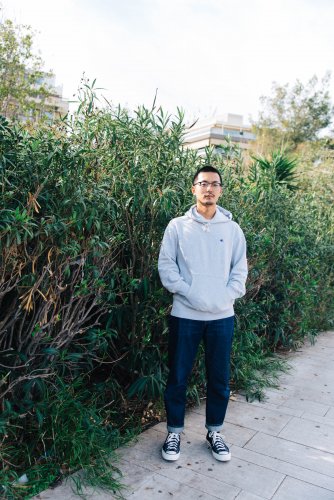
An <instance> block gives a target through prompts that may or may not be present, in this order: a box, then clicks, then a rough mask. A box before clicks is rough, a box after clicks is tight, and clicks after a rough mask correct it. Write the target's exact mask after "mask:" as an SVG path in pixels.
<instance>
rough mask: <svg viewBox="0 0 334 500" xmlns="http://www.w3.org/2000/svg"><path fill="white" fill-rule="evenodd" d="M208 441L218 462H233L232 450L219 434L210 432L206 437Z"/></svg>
mask: <svg viewBox="0 0 334 500" xmlns="http://www.w3.org/2000/svg"><path fill="white" fill-rule="evenodd" d="M206 440H207V441H208V443H209V446H208V447H209V448H211V451H212V455H213V456H214V457H215V459H216V460H219V461H220V462H228V460H231V453H230V450H229V449H228V446H227V444H226V443H225V442H224V439H223V438H222V436H221V435H220V434H219V432H215V431H212V432H210V431H209V432H208V433H207V435H206Z"/></svg>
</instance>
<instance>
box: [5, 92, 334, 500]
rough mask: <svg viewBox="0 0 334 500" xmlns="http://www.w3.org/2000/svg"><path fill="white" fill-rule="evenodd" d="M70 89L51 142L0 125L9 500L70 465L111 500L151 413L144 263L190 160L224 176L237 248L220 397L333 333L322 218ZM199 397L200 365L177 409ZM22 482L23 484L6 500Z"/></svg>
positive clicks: (163, 118) (157, 365) (159, 323)
mask: <svg viewBox="0 0 334 500" xmlns="http://www.w3.org/2000/svg"><path fill="white" fill-rule="evenodd" d="M83 89H84V90H83V93H82V94H81V104H80V106H79V110H78V113H77V114H76V115H75V116H74V117H73V118H72V119H70V120H68V121H63V122H60V123H59V124H58V125H57V127H56V128H50V127H49V128H48V127H43V128H40V129H38V130H36V131H35V132H34V133H32V134H29V133H27V132H25V131H24V130H22V129H19V128H18V127H13V126H11V125H9V124H8V123H7V122H6V121H4V120H2V121H1V124H0V183H1V218H0V235H1V242H0V245H1V247H0V250H1V263H0V271H1V282H0V307H1V309H0V311H1V312H0V348H1V356H0V363H1V364H0V371H1V386H0V392H1V396H2V410H3V412H2V416H1V429H0V430H1V436H2V437H1V439H2V446H3V448H2V449H3V452H2V455H1V460H2V464H3V473H2V474H3V478H2V479H1V481H0V484H3V485H5V486H6V487H7V491H11V494H12V496H13V497H15V495H16V496H17V497H18V498H19V497H20V495H21V497H22V496H24V494H26V495H28V494H33V492H37V491H38V488H42V487H45V485H46V484H47V483H48V482H52V481H53V480H54V479H56V478H57V477H58V476H59V474H60V470H64V471H65V472H66V471H67V472H68V471H72V470H76V469H78V468H80V467H85V468H86V469H87V471H88V478H90V481H91V482H93V483H95V482H96V481H100V483H101V484H102V485H104V486H106V487H108V486H109V487H113V488H114V489H115V490H116V489H117V487H118V483H117V471H114V472H113V471H112V470H111V471H108V472H106V471H107V470H108V467H109V462H108V460H107V456H108V453H109V452H110V451H111V450H113V449H114V448H115V447H117V446H118V445H119V443H120V442H122V440H124V439H127V433H128V434H129V433H130V434H131V433H132V432H134V431H133V429H137V430H138V428H139V424H140V422H141V421H142V417H143V412H144V410H145V408H146V406H147V405H148V404H151V403H154V404H156V405H157V408H160V406H161V401H160V400H161V395H162V392H163V388H164V385H165V381H166V376H167V325H166V317H167V315H168V313H169V310H170V305H171V297H170V296H169V294H168V293H167V292H166V291H165V290H164V289H163V287H162V285H161V283H160V280H159V277H158V273H157V257H158V251H159V247H160V242H161V238H162V235H163V231H164V229H165V227H166V225H167V223H168V222H169V220H170V219H171V218H172V217H175V216H178V215H181V214H183V212H184V211H185V210H186V209H187V208H188V207H189V206H190V205H191V203H192V198H191V192H190V182H191V177H192V174H193V173H194V171H195V170H196V169H197V167H198V166H199V165H200V164H202V163H203V162H206V161H210V162H211V163H214V164H215V165H216V166H217V167H218V168H220V169H221V170H222V174H223V183H224V190H223V196H222V202H221V203H222V205H223V206H226V207H227V208H228V209H229V210H231V211H232V213H233V215H234V219H235V220H236V221H237V222H238V223H239V224H240V225H241V227H242V228H243V229H244V232H245V235H246V238H247V241H248V256H249V267H250V273H249V280H248V286H247V290H248V291H247V294H246V297H245V298H243V299H242V300H240V301H238V302H237V305H236V316H237V328H236V332H235V342H234V346H233V359H232V385H233V387H234V388H235V389H239V390H244V391H245V392H246V394H247V395H249V396H252V395H253V396H254V395H255V396H258V397H261V395H262V391H263V388H264V387H265V386H266V385H274V384H275V375H276V374H277V370H279V369H281V368H282V362H281V361H280V359H279V358H278V357H277V356H276V354H275V351H276V350H277V349H280V348H287V349H290V348H294V347H296V346H297V345H299V343H300V342H302V340H303V338H304V337H305V336H306V335H315V334H316V332H317V331H319V330H320V329H323V328H326V327H327V326H328V325H329V324H330V321H331V320H332V312H333V311H332V309H331V305H332V303H333V287H332V285H333V261H332V258H333V257H332V255H333V251H332V236H333V216H332V215H331V213H330V211H329V207H328V206H326V205H323V204H321V203H319V202H318V200H317V198H316V197H312V195H311V194H308V193H304V192H303V191H302V190H296V191H290V190H288V189H286V186H284V185H283V186H282V185H281V184H282V183H275V182H272V183H271V189H270V193H269V192H267V191H266V190H265V189H263V183H260V184H259V185H258V186H257V185H256V183H255V185H254V179H252V177H251V176H250V175H249V174H248V171H247V170H246V168H245V167H244V164H243V160H242V155H241V152H240V150H239V148H237V147H236V146H234V145H231V144H229V143H227V144H226V145H223V146H222V148H221V155H214V154H213V150H211V149H208V150H207V151H206V156H205V157H204V158H199V157H197V156H196V154H195V153H194V152H193V151H190V150H187V149H185V148H183V146H182V138H183V134H184V124H183V116H182V114H181V113H180V114H179V115H178V116H175V117H171V116H168V115H166V114H165V113H163V112H162V111H161V110H160V109H158V110H156V109H151V110H148V109H145V108H139V109H138V110H137V111H136V112H135V113H134V114H131V113H129V112H127V111H125V110H123V109H121V108H117V109H113V108H107V109H103V110H101V109H97V108H96V107H95V98H94V88H89V86H88V85H86V84H85V85H84V86H83ZM283 159H284V158H283ZM269 170H271V171H272V168H269ZM251 172H252V170H251ZM259 190H261V196H259V194H260V191H259ZM204 390H205V366H204V363H203V358H202V357H201V356H198V360H197V362H196V366H195V367H194V370H193V374H192V377H191V380H190V384H189V389H188V395H189V397H190V399H191V400H192V401H196V400H199V399H200V398H201V397H203V394H204ZM154 404H153V407H154ZM131 429H132V431H131ZM64 430H65V431H66V432H64ZM84 443H88V444H89V445H88V446H84ZM104 443H105V445H104ZM40 457H45V462H43V463H42V462H41V461H40ZM46 459H47V460H46ZM43 460H44V459H43ZM89 464H93V468H91V467H89ZM63 466H64V467H63ZM93 469H94V470H95V472H94V473H93ZM23 473H27V475H28V477H31V478H34V479H32V480H31V483H29V485H28V486H27V487H25V490H24V491H25V493H20V492H17V489H18V488H17V486H15V478H17V477H18V476H20V475H21V474H23ZM106 474H108V475H109V476H110V478H111V479H110V481H109V482H105V477H106ZM113 478H114V479H113ZM13 482H14V483H13ZM20 491H21V492H22V488H21V489H20Z"/></svg>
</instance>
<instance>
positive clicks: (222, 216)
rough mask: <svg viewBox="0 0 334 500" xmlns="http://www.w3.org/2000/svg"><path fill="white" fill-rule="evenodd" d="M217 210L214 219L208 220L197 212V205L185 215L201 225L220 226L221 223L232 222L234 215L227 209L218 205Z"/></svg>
mask: <svg viewBox="0 0 334 500" xmlns="http://www.w3.org/2000/svg"><path fill="white" fill-rule="evenodd" d="M216 208H217V210H216V213H215V215H214V217H212V219H206V218H205V217H203V216H202V215H201V214H199V213H198V212H197V208H196V205H193V206H192V207H191V208H190V209H189V210H188V211H187V212H186V213H185V215H186V216H187V217H189V218H190V219H192V220H194V221H196V222H199V223H200V224H219V223H221V222H229V221H230V220H232V214H231V212H229V211H228V210H226V208H223V207H220V206H219V205H217V207H216Z"/></svg>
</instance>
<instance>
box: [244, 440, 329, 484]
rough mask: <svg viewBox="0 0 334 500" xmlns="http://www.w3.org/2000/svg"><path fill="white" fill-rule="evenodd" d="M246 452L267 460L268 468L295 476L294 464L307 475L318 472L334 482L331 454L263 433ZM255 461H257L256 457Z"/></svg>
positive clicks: (249, 445)
mask: <svg viewBox="0 0 334 500" xmlns="http://www.w3.org/2000/svg"><path fill="white" fill-rule="evenodd" d="M245 450H250V451H253V452H256V453H257V454H258V455H259V457H262V459H263V460H265V463H266V464H267V466H270V467H274V469H275V470H279V471H284V472H285V473H286V474H288V475H294V474H293V473H291V472H290V471H289V468H290V465H291V464H294V465H297V466H299V467H300V468H302V469H303V470H304V471H305V473H306V474H309V473H310V471H312V472H313V471H316V472H319V473H321V474H324V475H326V477H327V476H330V477H331V478H332V479H333V480H334V455H333V454H331V453H324V452H323V451H321V450H318V449H315V448H311V447H310V446H305V445H302V444H298V443H296V442H293V441H287V440H286V439H282V438H280V437H276V436H269V435H268V434H263V433H261V432H259V433H258V434H256V436H254V437H253V438H252V439H251V440H250V441H249V442H248V443H247V444H246V446H245V447H244V448H243V452H245ZM238 456H239V455H238ZM269 457H271V458H273V459H276V462H275V464H274V465H273V464H271V463H270V462H269V461H268V458H269ZM253 460H255V458H254V457H253ZM261 464H262V462H261ZM269 464H270V465H269ZM282 464H283V467H282ZM332 484H333V487H334V481H332ZM333 489H334V488H333Z"/></svg>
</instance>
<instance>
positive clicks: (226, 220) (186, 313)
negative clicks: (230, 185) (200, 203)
mask: <svg viewBox="0 0 334 500" xmlns="http://www.w3.org/2000/svg"><path fill="white" fill-rule="evenodd" d="M158 269H159V274H160V279H161V282H162V284H163V285H164V287H165V288H167V290H169V291H170V292H171V293H173V294H174V295H173V308H172V312H171V314H172V316H177V317H179V318H188V319H196V320H214V319H221V318H228V317H229V316H233V314H234V309H233V304H234V300H235V299H237V298H239V297H242V296H243V295H244V294H245V292H246V290H245V282H246V278H247V260H246V241H245V237H244V234H243V232H242V230H241V229H240V227H239V225H238V224H237V223H236V222H234V221H232V214H231V213H230V212H229V211H228V210H225V209H224V208H222V207H219V206H217V210H216V213H215V215H214V217H213V218H212V219H210V220H207V219H205V218H204V217H202V216H201V215H200V214H199V213H198V212H197V209H196V206H195V205H194V206H192V207H191V208H190V210H188V212H186V214H185V215H183V216H182V217H176V218H175V219H172V220H171V221H170V223H169V224H168V226H167V228H166V231H165V234H164V237H163V240H162V244H161V249H160V255H159V261H158Z"/></svg>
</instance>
